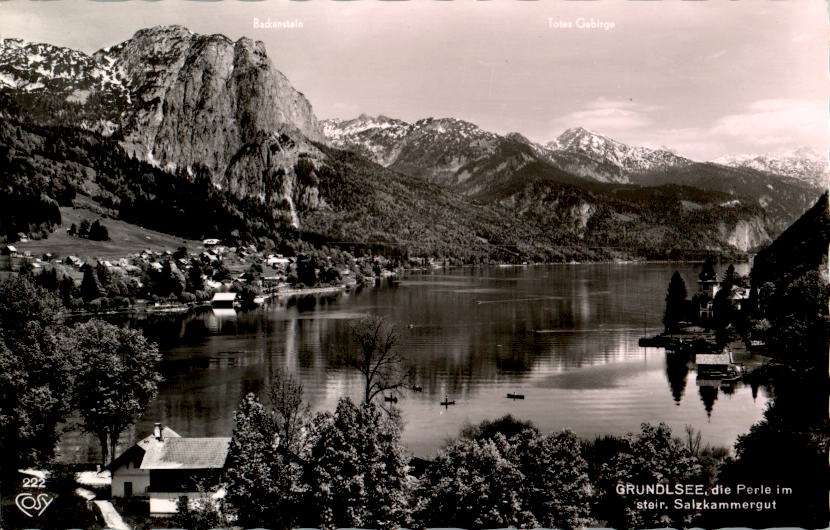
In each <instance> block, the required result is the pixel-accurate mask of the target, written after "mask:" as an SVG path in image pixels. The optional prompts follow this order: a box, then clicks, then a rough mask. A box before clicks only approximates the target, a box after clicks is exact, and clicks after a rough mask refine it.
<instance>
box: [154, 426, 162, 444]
mask: <svg viewBox="0 0 830 530" xmlns="http://www.w3.org/2000/svg"><path fill="white" fill-rule="evenodd" d="M153 437H154V438H155V439H156V440H158V441H161V440H162V439H163V437H162V435H161V423H156V424H155V426H154V427H153Z"/></svg>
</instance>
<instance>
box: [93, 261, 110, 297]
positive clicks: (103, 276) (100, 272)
mask: <svg viewBox="0 0 830 530" xmlns="http://www.w3.org/2000/svg"><path fill="white" fill-rule="evenodd" d="M95 277H96V278H98V285H100V286H101V289H103V290H104V291H105V292H106V291H109V289H110V287H111V284H112V273H111V272H110V270H109V267H107V266H106V265H104V263H103V262H101V261H99V262H98V263H97V264H96V265H95Z"/></svg>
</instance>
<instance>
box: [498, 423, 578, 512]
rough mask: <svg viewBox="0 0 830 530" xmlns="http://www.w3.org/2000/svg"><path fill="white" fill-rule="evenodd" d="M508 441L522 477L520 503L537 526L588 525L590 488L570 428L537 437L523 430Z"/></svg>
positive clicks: (574, 436) (575, 438) (574, 437)
mask: <svg viewBox="0 0 830 530" xmlns="http://www.w3.org/2000/svg"><path fill="white" fill-rule="evenodd" d="M509 441H510V444H511V445H512V446H513V447H514V450H513V459H514V460H515V461H516V462H517V463H518V466H519V470H520V471H521V472H522V474H523V475H524V476H525V482H524V483H523V484H522V486H523V489H524V492H523V493H522V499H523V502H524V505H525V506H526V507H527V509H528V510H529V511H530V512H531V513H532V514H533V515H534V518H535V519H536V520H537V521H538V523H539V525H540V526H543V527H545V528H583V527H585V526H589V525H590V524H591V518H590V511H591V504H590V502H591V500H592V497H593V489H592V487H591V482H590V480H589V478H588V463H587V462H586V461H585V459H584V458H583V457H582V454H581V449H580V441H579V438H577V436H576V435H575V434H574V433H573V432H571V431H562V432H559V433H551V434H548V435H546V436H540V435H539V434H538V433H534V432H533V431H530V430H526V431H523V432H522V433H520V434H519V435H517V436H515V437H514V438H511V439H510V440H509Z"/></svg>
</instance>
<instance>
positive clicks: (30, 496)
mask: <svg viewBox="0 0 830 530" xmlns="http://www.w3.org/2000/svg"><path fill="white" fill-rule="evenodd" d="M53 500H54V499H53V498H52V497H50V496H49V495H47V494H45V493H39V494H37V495H35V494H34V493H21V494H20V495H18V496H17V497H15V498H14V503H15V504H16V505H17V507H18V508H19V509H20V511H21V512H23V513H24V514H26V516H27V517H40V516H41V515H42V514H43V512H45V511H46V508H48V507H49V505H50V504H52V501H53Z"/></svg>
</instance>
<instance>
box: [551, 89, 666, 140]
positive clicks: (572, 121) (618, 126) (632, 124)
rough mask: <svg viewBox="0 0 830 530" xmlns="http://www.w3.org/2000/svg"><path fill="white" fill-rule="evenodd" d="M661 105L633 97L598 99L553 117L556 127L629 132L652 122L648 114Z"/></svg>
mask: <svg viewBox="0 0 830 530" xmlns="http://www.w3.org/2000/svg"><path fill="white" fill-rule="evenodd" d="M659 108H660V107H657V106H654V105H643V104H640V103H636V102H634V101H632V100H624V99H608V98H602V97H601V98H597V99H595V100H593V101H590V102H588V103H585V104H584V105H583V106H582V108H580V109H578V110H575V111H573V112H569V113H568V114H565V115H563V116H560V117H558V118H556V119H555V120H554V122H553V125H554V126H555V127H556V128H559V129H566V128H569V127H585V128H586V129H591V130H594V131H596V132H598V133H601V134H610V135H613V134H614V133H615V132H620V131H629V130H631V129H640V128H644V127H649V126H652V125H654V119H653V118H652V116H651V114H652V113H653V112H655V111H656V110H658V109H659Z"/></svg>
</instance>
